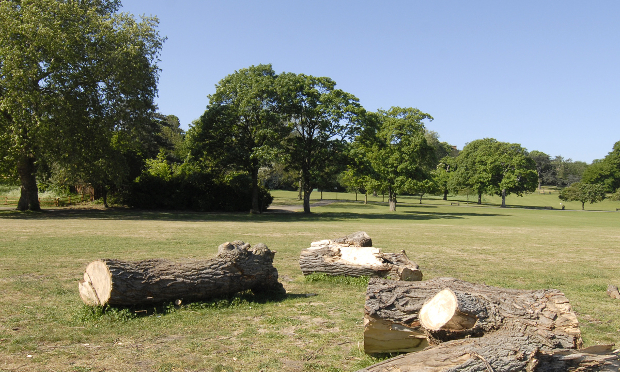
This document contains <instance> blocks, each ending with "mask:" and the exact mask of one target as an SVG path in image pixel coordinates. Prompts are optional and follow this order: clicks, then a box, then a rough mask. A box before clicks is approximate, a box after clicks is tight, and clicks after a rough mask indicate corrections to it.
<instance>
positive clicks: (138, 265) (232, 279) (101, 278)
mask: <svg viewBox="0 0 620 372" xmlns="http://www.w3.org/2000/svg"><path fill="white" fill-rule="evenodd" d="M274 254H275V252H272V251H270V250H269V248H267V246H266V245H264V244H262V243H259V244H256V245H255V246H254V247H253V248H251V247H250V245H249V244H246V243H244V242H242V241H234V242H232V243H224V244H222V245H220V246H219V248H218V254H217V256H216V257H215V258H214V259H212V260H186V261H174V262H173V261H167V260H145V261H139V262H127V261H119V260H100V261H93V262H91V263H90V264H89V265H88V266H87V267H86V271H85V273H84V279H83V280H81V281H80V284H79V291H80V296H81V298H82V300H83V301H84V302H85V303H86V304H88V305H106V304H109V305H125V306H126V305H135V304H149V303H159V302H163V301H174V300H178V299H183V300H201V299H207V298H210V297H214V296H220V295H224V294H231V293H236V292H240V291H245V290H248V289H250V290H252V291H253V292H255V293H257V292H269V291H275V292H278V293H283V292H284V287H283V286H282V284H281V283H279V282H278V270H277V269H276V268H274V267H273V256H274Z"/></svg>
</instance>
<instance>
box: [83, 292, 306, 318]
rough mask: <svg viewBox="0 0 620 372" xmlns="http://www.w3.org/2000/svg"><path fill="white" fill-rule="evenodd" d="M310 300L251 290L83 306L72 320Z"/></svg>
mask: <svg viewBox="0 0 620 372" xmlns="http://www.w3.org/2000/svg"><path fill="white" fill-rule="evenodd" d="M298 297H309V296H308V295H306V294H299V295H289V294H285V293H282V292H277V291H266V292H258V293H254V292H252V290H247V291H243V292H237V293H233V294H229V295H224V296H217V297H212V298H209V299H206V300H193V301H192V300H190V301H188V302H187V303H183V302H181V303H175V302H170V301H165V302H160V303H156V304H136V305H131V306H113V305H105V306H89V305H82V306H81V307H80V308H79V310H78V311H77V313H76V314H75V317H74V318H75V319H76V320H77V321H78V322H80V323H91V322H100V321H106V322H126V321H130V320H132V319H138V318H144V317H149V316H158V317H160V316H165V315H168V314H172V313H175V312H177V311H184V310H185V311H197V310H221V309H245V308H251V307H252V306H258V305H264V304H269V303H276V302H283V301H286V300H287V299H289V298H290V299H294V298H298Z"/></svg>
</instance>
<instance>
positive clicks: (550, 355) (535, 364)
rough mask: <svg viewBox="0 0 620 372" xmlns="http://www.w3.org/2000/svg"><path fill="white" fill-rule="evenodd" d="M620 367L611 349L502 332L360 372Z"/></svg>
mask: <svg viewBox="0 0 620 372" xmlns="http://www.w3.org/2000/svg"><path fill="white" fill-rule="evenodd" d="M619 368H620V361H619V359H618V357H617V355H615V354H613V352H612V351H611V346H605V347H600V346H595V347H592V348H586V349H582V350H575V349H565V348H555V345H553V344H552V343H549V339H548V338H546V337H544V336H541V335H538V334H535V333H534V334H524V333H512V332H508V331H505V330H502V331H498V332H496V333H493V334H490V335H487V336H484V337H481V338H467V339H463V340H453V341H449V342H446V343H443V344H440V345H438V346H434V347H430V348H427V349H425V350H423V351H418V352H414V353H409V354H403V355H400V356H397V357H395V358H391V359H388V360H385V361H383V362H380V363H377V364H375V365H373V366H370V367H367V368H364V369H362V370H360V371H358V372H388V371H390V372H395V371H399V372H414V371H416V372H417V371H425V372H444V371H445V372H448V371H450V372H453V371H467V372H493V371H497V372H500V371H501V372H517V371H528V372H533V371H539V372H543V371H545V372H552V371H553V372H560V371H562V372H565V371H584V372H585V371H610V372H611V371H618V370H619Z"/></svg>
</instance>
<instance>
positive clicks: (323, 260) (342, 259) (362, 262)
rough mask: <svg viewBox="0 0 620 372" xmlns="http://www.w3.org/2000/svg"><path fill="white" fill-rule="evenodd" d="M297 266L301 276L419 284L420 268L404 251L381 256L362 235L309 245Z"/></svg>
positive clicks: (363, 234)
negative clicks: (330, 276) (316, 274)
mask: <svg viewBox="0 0 620 372" xmlns="http://www.w3.org/2000/svg"><path fill="white" fill-rule="evenodd" d="M299 266H300V268H301V271H302V272H303V274H304V275H308V274H312V273H324V274H328V275H348V276H369V277H391V278H393V279H396V280H422V272H421V271H420V267H419V266H418V265H417V264H416V263H415V262H413V261H411V260H409V258H408V257H407V255H406V253H405V251H401V252H400V253H384V252H382V251H381V249H380V248H375V247H372V240H371V239H370V237H369V236H368V235H367V234H366V233H365V232H357V233H354V234H351V235H349V236H346V237H343V238H340V239H336V240H333V241H332V240H321V241H318V242H313V243H312V244H311V246H310V248H307V249H304V250H302V251H301V256H300V258H299Z"/></svg>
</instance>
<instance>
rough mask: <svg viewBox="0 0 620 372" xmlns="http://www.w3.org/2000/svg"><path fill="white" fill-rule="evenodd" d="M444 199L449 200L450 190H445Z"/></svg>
mask: <svg viewBox="0 0 620 372" xmlns="http://www.w3.org/2000/svg"><path fill="white" fill-rule="evenodd" d="M443 200H448V190H443Z"/></svg>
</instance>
